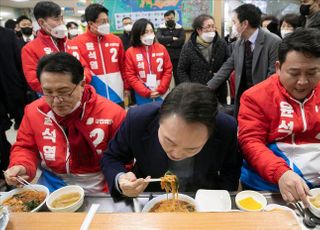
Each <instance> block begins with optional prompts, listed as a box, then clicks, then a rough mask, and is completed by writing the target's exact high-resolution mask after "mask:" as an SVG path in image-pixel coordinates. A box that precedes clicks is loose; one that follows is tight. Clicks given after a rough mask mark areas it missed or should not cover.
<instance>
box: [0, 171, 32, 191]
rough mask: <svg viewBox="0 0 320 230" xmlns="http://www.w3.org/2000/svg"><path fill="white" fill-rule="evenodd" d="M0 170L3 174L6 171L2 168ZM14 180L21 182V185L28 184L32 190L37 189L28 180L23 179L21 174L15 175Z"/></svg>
mask: <svg viewBox="0 0 320 230" xmlns="http://www.w3.org/2000/svg"><path fill="white" fill-rule="evenodd" d="M2 172H3V173H4V174H6V173H7V172H6V171H4V170H2ZM16 180H17V181H18V182H19V183H20V184H22V185H24V186H25V185H29V186H30V188H31V189H32V190H34V191H37V190H36V189H35V188H34V187H33V185H32V184H30V183H29V182H28V181H26V180H25V179H23V178H22V177H21V176H16Z"/></svg>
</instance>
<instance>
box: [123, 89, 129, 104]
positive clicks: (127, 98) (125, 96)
mask: <svg viewBox="0 0 320 230" xmlns="http://www.w3.org/2000/svg"><path fill="white" fill-rule="evenodd" d="M123 101H124V106H125V107H128V106H129V104H130V101H131V92H130V90H125V91H124V95H123Z"/></svg>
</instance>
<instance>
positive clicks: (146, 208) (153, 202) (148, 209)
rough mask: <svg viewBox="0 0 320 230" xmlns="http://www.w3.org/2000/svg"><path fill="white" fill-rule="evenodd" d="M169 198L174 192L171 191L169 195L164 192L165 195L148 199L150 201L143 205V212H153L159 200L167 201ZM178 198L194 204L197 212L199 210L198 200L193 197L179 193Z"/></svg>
mask: <svg viewBox="0 0 320 230" xmlns="http://www.w3.org/2000/svg"><path fill="white" fill-rule="evenodd" d="M167 199H172V193H170V194H168V195H167V194H163V195H160V196H157V197H155V198H153V199H152V200H150V201H148V203H146V205H145V206H144V207H143V209H142V212H151V210H152V208H153V207H154V206H155V205H156V204H158V203H159V202H162V201H166V200H167ZM178 200H180V201H185V202H187V203H189V204H192V205H193V206H194V207H195V212H197V210H198V208H197V205H196V201H195V200H194V199H193V198H192V197H190V196H187V195H185V194H181V193H179V194H178Z"/></svg>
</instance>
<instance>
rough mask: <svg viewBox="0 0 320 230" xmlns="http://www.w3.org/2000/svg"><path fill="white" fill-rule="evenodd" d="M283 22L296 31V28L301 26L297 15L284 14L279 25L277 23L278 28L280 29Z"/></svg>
mask: <svg viewBox="0 0 320 230" xmlns="http://www.w3.org/2000/svg"><path fill="white" fill-rule="evenodd" d="M283 22H286V23H288V24H290V25H291V26H292V27H293V29H296V28H298V27H300V26H302V23H301V18H300V16H299V15H297V14H285V15H284V16H283V17H282V18H281V19H280V23H279V27H280V28H281V26H282V24H283Z"/></svg>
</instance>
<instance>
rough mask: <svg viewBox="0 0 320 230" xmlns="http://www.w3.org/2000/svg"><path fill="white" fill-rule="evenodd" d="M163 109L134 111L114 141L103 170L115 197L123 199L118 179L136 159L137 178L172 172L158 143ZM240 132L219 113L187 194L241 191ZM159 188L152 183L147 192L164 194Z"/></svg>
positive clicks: (151, 106)
mask: <svg viewBox="0 0 320 230" xmlns="http://www.w3.org/2000/svg"><path fill="white" fill-rule="evenodd" d="M160 106H161V103H159V102H155V103H150V104H145V105H141V106H138V107H136V108H132V109H130V110H129V112H128V114H127V117H126V119H125V120H124V122H123V123H122V125H121V127H120V129H119V130H118V132H117V134H116V135H115V137H114V138H113V139H112V140H111V141H110V143H109V147H108V150H107V151H106V152H105V153H104V156H103V158H102V169H103V173H104V175H105V177H106V179H107V182H108V185H109V191H110V192H111V194H112V195H113V196H117V195H120V194H119V192H118V191H117V190H116V188H115V186H114V182H115V181H114V179H115V177H116V175H117V174H118V173H120V172H125V171H126V170H125V167H124V165H125V164H127V163H129V162H131V161H132V160H133V159H134V158H135V159H136V161H135V165H134V168H133V172H134V173H135V175H136V177H137V178H141V177H143V178H145V177H146V176H149V175H150V176H151V177H153V178H159V177H161V176H163V175H164V173H165V172H166V171H167V170H168V163H169V161H170V159H169V158H168V157H167V154H166V153H165V152H164V150H163V148H162V146H161V145H160V143H159V139H158V129H159V108H160ZM236 132H237V126H236V122H235V120H234V118H232V117H231V116H229V115H226V114H223V113H219V114H218V115H217V118H216V129H215V131H214V133H213V134H212V135H211V137H210V138H209V140H208V141H207V143H206V144H205V146H204V147H203V149H202V150H201V151H200V152H199V153H198V154H197V155H196V156H194V168H193V176H192V179H191V180H192V182H191V183H190V184H191V186H189V187H188V188H186V191H196V190H197V189H200V188H203V189H226V190H236V189H237V188H238V181H239V176H240V167H241V161H242V157H241V156H240V154H239V152H238V150H237V134H236ZM159 184H160V183H151V184H150V185H149V186H148V187H147V189H146V191H161V189H160V185H159ZM186 191H185V192H186ZM182 192H183V191H182Z"/></svg>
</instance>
